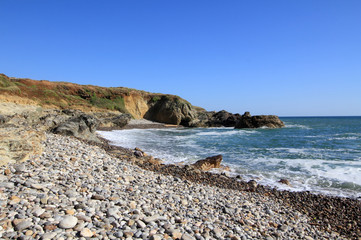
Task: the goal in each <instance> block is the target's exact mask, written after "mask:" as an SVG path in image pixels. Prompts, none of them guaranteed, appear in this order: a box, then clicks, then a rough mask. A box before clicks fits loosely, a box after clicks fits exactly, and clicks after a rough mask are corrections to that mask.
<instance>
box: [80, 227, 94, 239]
mask: <svg viewBox="0 0 361 240" xmlns="http://www.w3.org/2000/svg"><path fill="white" fill-rule="evenodd" d="M93 235H94V233H93V232H92V231H91V230H90V229H89V228H84V229H83V230H81V232H80V236H82V237H88V238H90V237H92V236H93Z"/></svg>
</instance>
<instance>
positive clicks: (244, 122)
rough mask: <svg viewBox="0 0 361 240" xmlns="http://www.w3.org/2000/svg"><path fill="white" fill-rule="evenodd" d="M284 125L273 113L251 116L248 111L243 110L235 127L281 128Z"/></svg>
mask: <svg viewBox="0 0 361 240" xmlns="http://www.w3.org/2000/svg"><path fill="white" fill-rule="evenodd" d="M284 126H285V124H284V123H283V122H282V121H281V120H280V119H279V118H278V117H277V116H275V115H258V116H251V114H250V113H249V112H245V113H244V114H243V115H242V117H241V118H240V120H239V121H238V122H237V124H236V126H235V128H261V127H268V128H281V127H284Z"/></svg>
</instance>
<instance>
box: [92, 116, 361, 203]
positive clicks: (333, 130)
mask: <svg viewBox="0 0 361 240" xmlns="http://www.w3.org/2000/svg"><path fill="white" fill-rule="evenodd" d="M281 119H282V120H283V121H284V122H285V124H286V127H285V128H281V129H267V128H264V129H251V130H243V129H233V128H193V129H187V128H185V129H146V130H144V129H132V130H120V131H111V132H99V133H100V134H101V135H102V136H103V137H105V138H106V139H108V140H110V141H111V142H112V143H113V144H115V145H119V146H123V147H128V148H134V147H139V148H141V149H142V150H143V151H145V152H147V153H149V154H151V155H153V156H154V157H159V158H161V159H163V160H164V161H165V162H166V163H174V162H186V163H191V162H195V161H196V160H199V159H202V158H205V157H208V156H212V155H217V154H222V155H223V164H225V165H228V166H230V167H231V168H232V174H235V175H241V176H242V177H243V179H245V180H250V179H256V180H257V181H258V182H259V183H261V184H264V185H269V186H272V187H277V188H280V189H288V190H293V191H312V192H316V193H324V194H331V195H338V196H348V197H356V198H357V197H361V117H292V118H291V117H290V118H281ZM281 178H286V179H288V180H289V181H290V183H291V185H292V186H291V187H288V186H286V185H283V184H279V183H278V181H279V180H280V179H281Z"/></svg>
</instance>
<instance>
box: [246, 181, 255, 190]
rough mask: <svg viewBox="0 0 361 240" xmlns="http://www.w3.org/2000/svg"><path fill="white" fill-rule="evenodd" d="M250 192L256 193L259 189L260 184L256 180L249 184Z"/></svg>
mask: <svg viewBox="0 0 361 240" xmlns="http://www.w3.org/2000/svg"><path fill="white" fill-rule="evenodd" d="M247 185H248V190H249V191H251V192H254V191H256V189H257V187H258V184H257V182H256V181H255V180H250V181H249V182H248V183H247Z"/></svg>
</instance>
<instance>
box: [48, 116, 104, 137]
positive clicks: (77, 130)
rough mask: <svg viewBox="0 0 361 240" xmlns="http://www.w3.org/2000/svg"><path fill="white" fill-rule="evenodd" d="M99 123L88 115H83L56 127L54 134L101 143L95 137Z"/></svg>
mask: <svg viewBox="0 0 361 240" xmlns="http://www.w3.org/2000/svg"><path fill="white" fill-rule="evenodd" d="M98 124H99V121H98V120H97V119H96V118H94V117H92V116H90V115H87V114H81V115H80V116H75V117H72V118H69V119H68V120H66V121H65V122H63V123H60V124H59V126H57V127H55V128H54V129H53V130H52V132H53V133H56V134H61V135H65V136H74V137H78V138H82V139H85V140H90V141H99V140H98V138H97V137H96V135H95V131H96V127H97V126H98Z"/></svg>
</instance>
